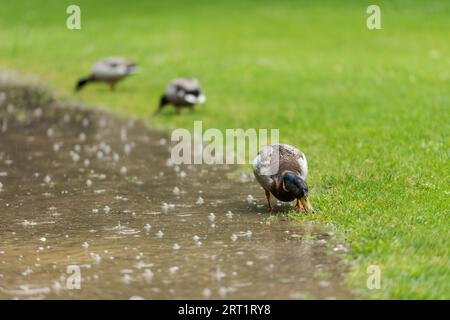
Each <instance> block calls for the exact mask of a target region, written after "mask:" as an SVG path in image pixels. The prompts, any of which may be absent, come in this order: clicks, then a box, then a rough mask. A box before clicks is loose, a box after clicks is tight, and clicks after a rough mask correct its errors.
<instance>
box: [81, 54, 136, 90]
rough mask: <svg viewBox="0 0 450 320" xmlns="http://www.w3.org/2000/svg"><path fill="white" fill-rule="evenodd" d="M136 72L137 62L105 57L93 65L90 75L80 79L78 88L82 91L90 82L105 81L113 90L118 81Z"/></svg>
mask: <svg viewBox="0 0 450 320" xmlns="http://www.w3.org/2000/svg"><path fill="white" fill-rule="evenodd" d="M136 72H137V67H136V64H135V63H134V62H132V61H130V60H128V59H126V58H122V57H109V58H105V59H102V60H99V61H97V62H96V63H95V64H94V65H93V66H92V69H91V74H90V75H89V76H87V77H85V78H82V79H80V80H79V81H78V83H77V86H76V90H77V91H80V90H81V89H82V88H83V87H84V86H85V85H86V84H87V83H89V82H105V83H107V84H109V86H110V89H111V90H114V87H115V85H116V83H117V82H119V81H120V80H122V79H124V78H125V77H127V76H128V75H130V74H133V73H136Z"/></svg>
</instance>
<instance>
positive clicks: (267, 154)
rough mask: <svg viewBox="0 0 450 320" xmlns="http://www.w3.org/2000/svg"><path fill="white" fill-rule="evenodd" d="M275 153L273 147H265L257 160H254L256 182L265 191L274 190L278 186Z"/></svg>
mask: <svg viewBox="0 0 450 320" xmlns="http://www.w3.org/2000/svg"><path fill="white" fill-rule="evenodd" d="M273 151H274V149H273V148H272V147H271V146H265V147H263V148H262V149H261V150H260V151H259V153H258V155H257V156H256V158H255V160H253V173H254V175H255V178H256V180H257V181H258V182H259V184H260V185H261V186H262V187H263V188H264V189H265V190H268V191H269V190H272V189H273V187H274V186H275V184H276V179H275V177H274V172H276V171H277V170H276V168H275V167H276V166H277V164H276V163H274V162H273V159H272V158H273Z"/></svg>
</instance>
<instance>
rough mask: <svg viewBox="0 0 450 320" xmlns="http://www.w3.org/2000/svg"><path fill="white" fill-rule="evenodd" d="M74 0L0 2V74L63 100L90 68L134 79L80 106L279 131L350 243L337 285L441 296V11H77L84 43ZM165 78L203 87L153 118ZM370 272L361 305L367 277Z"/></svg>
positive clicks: (158, 121) (444, 36)
mask: <svg viewBox="0 0 450 320" xmlns="http://www.w3.org/2000/svg"><path fill="white" fill-rule="evenodd" d="M72 3H73V1H60V0H54V1H41V2H40V3H39V4H37V3H36V4H34V3H33V4H31V3H30V1H25V0H15V1H4V2H2V4H0V67H2V68H13V69H17V70H20V71H21V72H25V73H32V74H38V75H40V76H41V77H42V79H44V81H45V82H48V83H49V84H50V86H51V87H53V88H54V89H55V90H56V91H57V92H59V93H60V94H61V95H63V96H67V97H70V98H73V97H75V95H74V94H73V92H72V90H73V87H74V84H75V81H76V79H77V78H78V77H79V76H82V75H84V74H86V73H87V72H88V70H89V68H90V66H91V64H92V63H93V62H94V61H95V60H97V59H98V58H99V57H103V56H109V55H124V56H128V57H130V58H133V59H135V60H136V61H138V62H139V64H140V65H141V66H142V68H143V72H142V73H141V74H139V75H136V76H134V77H131V78H129V79H127V80H126V81H124V82H123V83H120V84H119V86H118V90H117V91H116V92H114V93H110V92H108V90H107V88H106V86H101V85H98V86H90V87H87V88H86V90H84V91H83V92H81V93H80V94H79V95H76V97H77V98H78V99H81V100H82V101H85V102H87V103H89V104H91V105H99V104H102V105H107V106H109V107H111V108H112V109H114V110H116V111H120V112H124V113H128V114H134V115H138V116H142V118H145V119H148V121H149V122H150V123H151V124H152V125H153V126H156V127H160V128H175V127H186V128H192V121H193V120H196V119H201V120H203V122H204V124H203V125H204V128H206V127H218V128H222V129H223V128H238V127H241V128H254V127H256V128H280V133H281V140H282V141H283V142H287V143H291V144H294V145H296V146H298V147H300V148H301V149H302V150H303V151H304V152H305V153H306V154H307V156H308V160H309V165H310V185H311V186H312V201H313V204H315V206H316V207H318V208H319V213H318V214H317V215H310V216H307V217H303V216H298V218H299V219H314V220H315V219H319V220H321V221H323V222H324V223H329V224H332V225H333V226H334V227H336V228H337V230H338V232H339V233H340V234H342V235H343V236H344V237H345V239H346V241H347V242H348V243H349V244H350V246H351V248H352V251H351V258H352V259H353V261H354V264H353V265H354V267H353V270H352V272H351V274H350V276H349V283H350V285H351V286H352V287H353V288H356V289H357V291H358V292H359V294H360V296H361V297H367V296H368V297H373V298H402V299H415V298H427V299H432V298H441V299H449V298H450V288H449V284H450V271H449V270H450V269H449V255H448V248H449V247H450V241H449V239H450V237H449V226H450V221H449V214H450V211H449V208H450V206H449V192H450V190H449V185H450V179H449V171H450V170H449V169H450V166H449V157H448V156H449V135H448V134H449V123H450V116H449V114H450V108H449V107H450V41H449V33H450V2H449V1H446V0H442V1H377V3H378V4H380V6H381V9H382V28H383V29H382V30H378V31H369V30H368V29H367V28H366V22H365V20H366V13H365V10H366V7H367V5H368V4H369V3H367V2H364V1H326V2H322V1H320V4H319V3H316V1H276V2H275V1H264V0H262V1H250V2H245V3H243V2H242V1H237V0H236V1H231V0H229V1H223V2H221V3H219V2H218V1H205V0H198V1H191V2H188V1H183V2H182V1H178V2H174V1H154V2H150V1H127V2H123V1H111V0H108V1H106V0H104V1H77V3H79V4H80V6H81V9H82V30H81V31H69V30H67V29H66V27H65V19H66V17H67V15H66V13H65V10H66V7H67V5H68V4H72ZM175 76H196V77H198V78H199V79H201V81H202V84H203V85H204V87H205V90H206V93H207V95H208V102H207V104H206V105H205V106H204V107H200V108H198V110H197V112H196V113H194V114H190V113H186V114H183V115H182V116H179V117H177V116H175V115H174V114H173V112H172V111H171V110H166V111H165V112H164V113H163V114H162V115H161V116H160V117H158V118H154V117H151V113H152V112H153V111H154V110H155V108H156V105H157V101H158V98H159V95H160V93H161V92H162V90H163V89H164V87H165V85H166V84H167V82H168V81H169V80H170V79H171V78H173V77H175ZM370 264H375V265H379V266H380V267H381V268H382V285H383V287H382V289H381V290H373V291H368V290H367V289H365V288H366V278H367V274H366V267H367V266H368V265H370Z"/></svg>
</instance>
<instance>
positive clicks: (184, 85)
mask: <svg viewBox="0 0 450 320" xmlns="http://www.w3.org/2000/svg"><path fill="white" fill-rule="evenodd" d="M205 101H206V97H205V95H204V94H203V92H202V89H201V88H200V82H199V81H198V80H197V79H182V78H177V79H174V80H172V82H171V83H170V84H169V85H168V86H167V88H166V91H165V92H164V94H163V95H162V97H161V100H160V102H159V107H158V110H156V113H159V112H160V111H161V110H162V109H163V108H164V106H166V105H168V104H172V105H173V106H174V107H175V110H176V112H177V113H179V111H180V108H183V107H188V108H191V109H192V108H193V107H194V106H195V105H196V104H203V103H205Z"/></svg>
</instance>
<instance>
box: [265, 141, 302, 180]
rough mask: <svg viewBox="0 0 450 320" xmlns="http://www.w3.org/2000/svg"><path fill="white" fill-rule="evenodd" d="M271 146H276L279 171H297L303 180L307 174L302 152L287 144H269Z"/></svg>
mask: <svg viewBox="0 0 450 320" xmlns="http://www.w3.org/2000/svg"><path fill="white" fill-rule="evenodd" d="M271 147H272V148H278V152H279V170H280V172H283V171H293V172H297V173H299V174H300V177H301V178H302V179H303V180H306V178H307V176H308V162H307V160H306V156H305V154H304V153H303V152H301V151H300V150H298V149H297V148H295V147H293V146H291V145H288V144H280V145H271Z"/></svg>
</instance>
